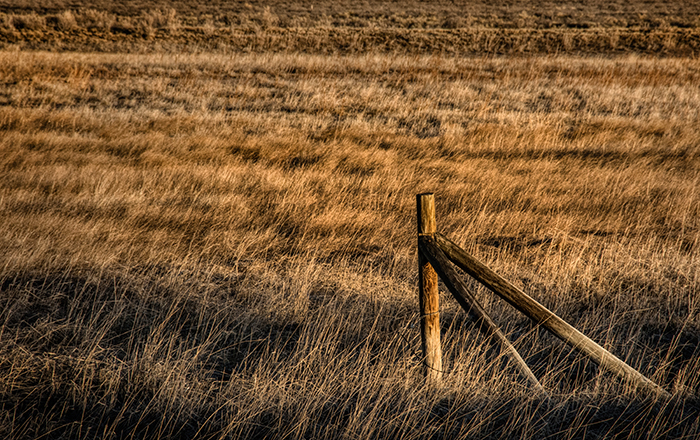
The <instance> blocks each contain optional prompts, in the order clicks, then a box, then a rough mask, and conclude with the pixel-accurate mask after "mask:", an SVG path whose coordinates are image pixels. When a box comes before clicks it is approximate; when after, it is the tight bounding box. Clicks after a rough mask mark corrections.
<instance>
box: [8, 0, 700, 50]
mask: <svg viewBox="0 0 700 440" xmlns="http://www.w3.org/2000/svg"><path fill="white" fill-rule="evenodd" d="M66 7H67V5H66V4H65V3H64V2H63V1H44V2H41V3H40V4H38V3H36V2H29V1H17V0H10V1H7V0H4V1H0V48H2V47H21V48H23V49H33V50H63V51H100V52H153V51H156V52H163V51H167V52H173V53H180V52H183V51H184V52H200V51H203V50H204V51H209V52H210V51H216V52H219V53H231V52H241V51H244V52H257V53H269V52H283V53H290V52H292V53H296V52H304V53H323V54H331V53H335V54H339V53H342V54H358V53H359V54H362V53H367V52H368V51H373V52H380V53H395V54H420V55H425V54H440V55H448V54H449V55H465V54H471V55H473V54H562V53H574V54H582V53H586V54H601V53H646V54H654V55H659V54H662V55H667V56H697V55H698V54H700V3H698V2H670V3H669V2H665V1H647V2H644V3H642V2H622V1H619V2H608V1H605V2H602V1H601V2H592V1H588V2H579V3H577V2H567V3H561V2H549V1H539V2H521V1H516V2H512V1H509V2H474V1H468V2H463V1H457V2H455V1H442V0H440V1H431V2H430V5H429V6H428V5H427V4H426V3H424V2H420V1H415V0H408V1H401V2H387V1H377V0H369V1H363V2H354V1H353V2H351V1H347V0H343V1H334V2H313V3H308V2H303V3H296V2H288V1H286V0H285V1H280V2H277V1H272V2H270V1H259V2H256V1H252V2H245V3H241V2H228V1H213V2H204V3H202V2H170V1H162V0H148V1H129V2H95V1H91V2H84V1H73V2H71V3H70V8H72V9H66Z"/></svg>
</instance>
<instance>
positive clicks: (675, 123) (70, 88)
mask: <svg viewBox="0 0 700 440" xmlns="http://www.w3.org/2000/svg"><path fill="white" fill-rule="evenodd" d="M698 71H699V69H698V62H697V61H696V60H691V59H647V58H642V57H635V56H630V57H618V58H602V57H596V58H577V57H567V56H556V57H529V58H527V57H523V58H486V57H484V58H451V57H438V56H432V57H428V56H398V55H379V54H375V55H362V56H346V57H327V56H320V55H301V54H296V55H294V54H280V55H274V54H257V55H254V54H251V55H244V54H236V55H213V54H200V55H184V54H180V55H174V54H164V53H161V54H152V55H126V54H115V55H109V54H78V53H70V54H69V53H63V54H57V53H48V52H23V51H14V52H13V51H5V52H0V78H2V86H0V132H1V133H2V136H0V151H1V154H0V166H1V169H2V172H1V173H0V176H1V177H0V225H1V226H0V248H2V249H3V252H2V253H1V255H0V267H1V268H2V269H1V270H2V272H1V273H0V304H1V306H0V310H1V312H0V319H2V326H1V327H0V329H1V330H0V347H2V348H1V350H2V353H3V355H2V357H1V358H0V396H1V397H0V408H2V409H1V410H0V427H1V428H0V432H1V433H2V436H3V437H5V438H37V437H40V436H45V437H53V438H63V437H65V438H95V437H100V438H263V437H273V438H302V437H304V438H311V437H313V438H340V437H344V438H367V437H392V438H399V437H402V438H458V437H459V438H462V437H464V438H469V437H470V438H617V437H619V438H623V437H624V438H629V437H632V438H693V437H696V436H698V434H699V431H700V426H699V425H698V421H697V420H698V418H697V416H698V413H699V411H698V410H699V406H698V403H699V402H698V397H697V396H698V392H699V390H700V381H699V380H698V376H697V371H698V368H700V365H699V363H700V356H699V353H698V348H697V346H698V338H699V335H700V333H699V331H700V322H698V311H699V307H700V304H699V303H698V293H699V290H698V287H699V286H700V277H699V271H698V267H699V264H698V263H699V261H698V245H699V244H700V243H699V237H700V232H699V226H700V225H699V223H698V218H699V216H698V214H700V213H699V212H698V211H699V210H700V208H699V207H700V203H699V201H700V200H699V199H700V194H699V193H698V187H699V185H698V184H699V178H700V174H699V168H700V167H699V166H700V157H699V151H700V149H699V148H698V145H700V144H699V142H698V140H699V139H700V136H699V134H700V133H699V131H698V125H697V121H698V115H699V110H700V96H699V92H698V89H697V84H698V82H699V81H700V78H698ZM423 191H435V192H436V196H437V203H438V205H437V210H438V228H439V230H441V231H443V232H445V233H446V234H447V235H449V236H451V237H453V238H454V239H456V240H457V241H459V242H460V243H461V244H463V245H464V246H465V247H466V248H467V249H468V250H469V251H470V252H472V253H474V254H475V255H476V256H477V257H478V258H480V259H482V260H483V261H485V262H487V263H488V264H489V265H490V266H491V267H493V268H494V269H496V270H497V271H498V272H500V273H501V274H503V275H504V276H506V277H507V278H508V279H510V280H512V281H513V282H514V283H516V284H517V285H519V286H520V287H522V288H523V289H525V290H526V291H527V292H529V293H530V294H532V295H533V296H534V297H535V298H536V299H537V300H539V301H541V302H542V303H544V304H545V305H547V306H548V307H550V308H551V309H553V310H554V311H556V312H557V313H558V314H560V315H561V316H562V317H563V318H565V319H566V320H567V321H569V322H570V323H572V324H573V325H575V326H576V327H577V328H579V329H580V330H582V331H583V332H584V333H586V334H587V335H589V336H591V337H592V338H593V339H595V340H596V341H598V342H599V343H601V344H602V345H603V346H605V347H606V348H607V349H609V350H611V351H612V352H613V353H615V354H616V355H618V356H619V357H621V358H622V359H625V360H626V361H627V362H628V363H630V364H631V365H632V366H633V367H635V368H637V369H639V370H640V371H642V372H643V373H644V374H646V375H648V376H649V377H650V378H652V379H653V380H655V381H657V382H658V383H660V384H661V385H662V386H664V387H665V388H666V389H668V390H669V391H671V392H672V393H673V398H672V399H671V400H669V401H661V400H656V399H654V398H653V397H651V396H638V395H636V394H635V393H634V391H633V390H631V389H629V387H628V386H627V385H626V384H624V383H620V382H619V381H618V380H617V379H615V378H614V377H609V376H608V375H606V374H604V373H601V372H599V371H598V370H597V368H596V367H595V366H594V365H592V364H590V363H588V362H586V361H585V360H584V359H582V358H580V357H578V356H577V355H576V354H575V353H573V352H571V351H569V350H568V349H567V348H565V347H564V346H563V344H561V343H559V342H558V341H557V340H556V339H554V338H552V337H551V336H549V335H547V334H545V333H543V332H542V331H541V330H538V329H536V328H533V327H532V326H530V325H529V324H528V323H527V321H526V320H525V319H524V318H522V317H521V316H519V315H517V314H516V313H515V312H513V311H512V310H511V309H510V308H509V307H508V306H507V305H504V304H503V303H501V302H500V301H498V300H495V299H494V298H493V297H492V296H491V295H490V294H488V292H486V291H485V290H483V289H481V288H479V287H478V286H476V285H475V284H474V283H472V284H471V286H472V287H473V289H474V291H475V293H476V295H477V296H478V298H479V299H480V300H481V301H482V302H483V303H484V305H485V307H486V308H487V310H488V311H489V312H490V313H491V314H492V315H493V316H494V319H495V320H496V321H497V322H498V323H499V324H500V325H502V326H503V327H504V329H505V330H506V332H507V334H508V336H509V338H511V339H512V340H514V341H516V345H517V347H518V349H519V350H521V352H522V354H523V356H524V358H525V359H526V361H527V362H528V363H529V364H530V365H531V367H532V368H533V371H534V372H535V374H537V375H538V377H540V378H541V380H542V382H543V384H544V386H545V387H546V388H547V390H548V391H549V392H550V393H551V399H550V400H545V399H544V398H543V397H542V396H537V395H533V393H532V392H531V390H528V389H527V387H526V385H525V384H524V383H521V382H520V381H519V379H518V377H517V375H515V374H514V372H513V371H511V370H510V368H509V366H508V364H507V363H506V362H505V361H504V360H503V359H501V358H500V355H499V353H498V350H497V349H495V348H494V347H493V346H491V345H490V344H489V343H488V341H484V340H483V339H482V338H481V337H480V336H479V334H478V333H477V332H476V330H475V328H474V327H473V326H472V325H471V324H470V323H469V322H466V321H465V318H464V317H463V315H462V314H461V312H460V311H459V310H458V307H457V306H456V305H455V304H454V303H453V302H451V301H450V299H449V298H448V297H446V296H445V297H443V298H442V304H443V305H442V312H443V314H442V316H443V320H442V323H443V340H444V351H445V366H446V375H445V381H444V384H443V385H442V386H441V387H437V388H431V387H427V386H425V385H424V384H423V382H422V380H421V376H420V353H419V352H418V350H419V347H420V342H419V335H418V333H417V328H416V326H415V325H416V323H417V321H418V313H417V300H416V278H417V277H416V264H417V263H416V258H415V252H416V250H415V236H414V234H415V232H414V231H415V220H414V215H415V214H414V209H415V207H414V203H415V202H414V200H415V199H414V195H415V194H416V193H418V192H423Z"/></svg>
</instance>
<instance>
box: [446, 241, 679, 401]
mask: <svg viewBox="0 0 700 440" xmlns="http://www.w3.org/2000/svg"><path fill="white" fill-rule="evenodd" d="M434 237H435V241H436V243H437V245H438V246H439V247H440V249H441V250H442V251H443V252H444V253H445V255H446V256H447V258H449V259H450V260H451V261H452V262H453V263H454V264H455V265H456V266H457V267H459V268H460V269H462V270H463V271H465V272H466V273H468V274H469V275H471V276H472V277H474V279H476V280H477V281H479V282H480V283H481V284H483V285H484V286H486V287H488V288H489V289H490V290H491V291H492V292H493V293H495V294H496V295H498V296H500V297H501V298H503V299H504V300H505V301H506V302H508V304H510V305H512V306H513V307H515V308H516V309H517V310H519V311H520V312H522V313H523V314H524V315H525V316H527V317H528V318H530V319H531V320H532V321H534V322H535V323H536V324H538V325H541V326H542V327H544V328H546V329H547V330H549V331H550V332H551V333H552V334H554V335H555V336H557V337H558V338H559V339H561V340H562V341H564V342H565V343H567V344H568V345H570V346H571V347H573V348H575V349H576V350H578V351H580V352H581V353H583V354H585V355H586V356H588V357H589V358H590V359H591V360H593V361H594V362H595V363H597V364H598V365H599V366H600V367H601V368H604V369H606V370H608V371H611V372H613V373H615V374H617V375H618V376H621V377H622V378H624V379H626V380H628V381H630V382H631V383H633V384H634V385H635V386H637V387H638V388H640V389H643V390H646V391H650V392H653V393H658V394H661V395H663V396H666V397H668V396H669V394H668V393H667V392H666V391H665V390H664V389H663V388H661V387H660V386H659V385H657V384H656V383H654V382H653V381H651V380H650V379H648V378H647V377H646V376H644V375H643V374H642V373H640V372H639V371H637V370H635V369H634V368H632V367H630V366H629V365H627V364H626V363H625V362H623V361H622V360H620V359H619V358H617V357H616V356H615V355H613V354H612V353H610V352H609V351H607V350H606V349H604V348H603V347H601V346H600V345H598V344H597V343H596V342H594V341H593V340H592V339H590V338H588V337H587V336H585V335H584V334H583V333H581V332H580V331H578V330H576V329H575V328H574V327H573V326H571V325H570V324H568V323H567V322H566V321H564V320H563V319H561V318H560V317H559V316H557V315H556V314H554V313H553V312H551V311H550V310H549V309H547V308H546V307H544V306H543V305H542V304H540V303H538V302H537V301H535V300H534V299H533V298H531V297H530V296H528V295H527V294H526V293H525V292H523V291H522V290H520V289H518V288H517V287H515V286H514V285H513V284H511V283H509V282H508V281H507V280H505V279H504V278H503V277H501V276H500V275H498V274H497V273H496V272H494V271H493V270H491V269H490V268H489V267H488V266H486V265H485V264H483V263H481V262H480V261H479V260H477V259H476V258H474V257H473V256H471V255H469V254H468V253H467V252H466V251H464V250H463V249H462V248H460V247H459V246H457V245H456V244H455V243H454V242H453V241H451V240H450V239H448V238H447V237H445V236H444V235H443V234H440V233H436V234H434Z"/></svg>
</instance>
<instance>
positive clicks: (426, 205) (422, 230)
mask: <svg viewBox="0 0 700 440" xmlns="http://www.w3.org/2000/svg"><path fill="white" fill-rule="evenodd" d="M416 205H417V213H418V238H419V241H420V237H421V236H422V235H423V234H433V233H435V230H436V226H435V197H434V196H433V194H418V195H417V196H416ZM418 286H419V287H418V302H419V307H420V317H421V318H420V323H421V341H422V346H423V358H424V365H425V376H426V378H427V379H428V380H430V381H439V380H440V379H442V347H441V345H440V297H439V291H438V276H437V273H435V270H434V269H433V267H432V266H431V265H430V262H428V260H427V259H425V257H424V256H422V255H421V253H420V252H419V253H418Z"/></svg>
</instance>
